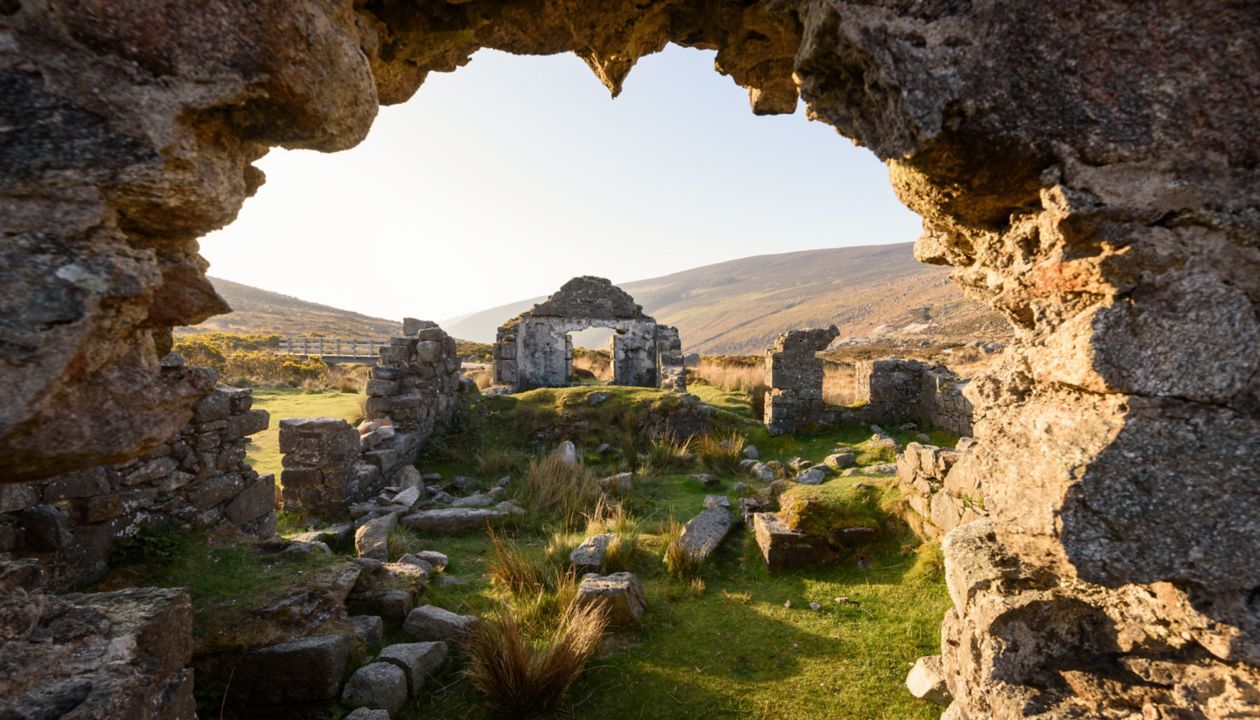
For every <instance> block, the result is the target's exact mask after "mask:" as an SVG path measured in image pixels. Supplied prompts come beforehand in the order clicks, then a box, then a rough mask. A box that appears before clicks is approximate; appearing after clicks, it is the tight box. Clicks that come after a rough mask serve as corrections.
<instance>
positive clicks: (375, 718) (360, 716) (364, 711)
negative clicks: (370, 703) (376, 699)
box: [346, 707, 389, 720]
mask: <svg viewBox="0 0 1260 720" xmlns="http://www.w3.org/2000/svg"><path fill="white" fill-rule="evenodd" d="M346 720H389V713H387V712H385V711H384V710H381V709H380V708H365V707H361V708H355V709H354V710H352V711H351V712H350V714H349V715H347V716H346Z"/></svg>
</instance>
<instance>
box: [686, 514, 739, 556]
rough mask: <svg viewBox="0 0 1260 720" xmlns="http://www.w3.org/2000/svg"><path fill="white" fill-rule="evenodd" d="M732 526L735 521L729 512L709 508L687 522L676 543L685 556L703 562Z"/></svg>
mask: <svg viewBox="0 0 1260 720" xmlns="http://www.w3.org/2000/svg"><path fill="white" fill-rule="evenodd" d="M734 526H735V519H734V518H733V517H731V511H730V510H728V509H726V508H724V507H720V506H715V507H711V508H708V509H706V510H704V511H702V512H701V513H700V514H699V515H697V516H695V517H693V518H691V519H690V520H688V521H687V524H686V525H684V526H683V531H682V535H681V536H679V538H678V541H679V542H680V543H681V544H682V548H683V550H685V551H686V552H687V554H689V555H691V556H692V557H694V558H695V559H697V560H700V561H703V560H704V559H706V558H707V557H709V555H710V554H712V552H713V551H714V550H716V549H717V547H718V545H720V544H721V543H722V540H724V539H725V538H726V536H727V534H729V533H730V531H731V528H732V527H734Z"/></svg>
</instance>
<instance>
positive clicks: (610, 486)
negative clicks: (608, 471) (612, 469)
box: [597, 472, 634, 495]
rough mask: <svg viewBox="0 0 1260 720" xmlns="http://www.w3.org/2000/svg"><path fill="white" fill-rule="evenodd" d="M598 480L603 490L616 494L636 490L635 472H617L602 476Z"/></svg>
mask: <svg viewBox="0 0 1260 720" xmlns="http://www.w3.org/2000/svg"><path fill="white" fill-rule="evenodd" d="M597 482H598V483H599V488H600V489H601V490H603V491H605V492H610V493H612V494H614V495H624V494H626V493H629V492H633V491H634V473H628V472H623V473H617V474H616V475H609V476H608V477H605V478H600V479H599V480H598V481H597Z"/></svg>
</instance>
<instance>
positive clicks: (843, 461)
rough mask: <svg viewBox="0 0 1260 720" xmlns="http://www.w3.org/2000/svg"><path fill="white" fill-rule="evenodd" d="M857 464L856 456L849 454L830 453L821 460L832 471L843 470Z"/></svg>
mask: <svg viewBox="0 0 1260 720" xmlns="http://www.w3.org/2000/svg"><path fill="white" fill-rule="evenodd" d="M855 463H857V455H855V454H853V453H851V452H838V453H832V454H830V455H828V456H827V457H826V458H824V459H823V464H824V465H826V466H827V467H829V468H831V469H832V470H843V469H845V468H850V467H853V465H854V464H855Z"/></svg>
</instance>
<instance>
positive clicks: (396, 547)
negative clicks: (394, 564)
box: [385, 525, 426, 560]
mask: <svg viewBox="0 0 1260 720" xmlns="http://www.w3.org/2000/svg"><path fill="white" fill-rule="evenodd" d="M385 547H386V548H387V551H388V552H389V559H390V560H397V559H398V558H400V557H402V556H403V555H406V554H408V553H413V554H414V553H418V552H421V551H422V550H424V549H425V547H426V545H425V542H424V540H423V539H422V538H421V537H420V536H419V535H417V534H416V531H415V530H412V529H411V528H408V527H403V526H402V525H399V526H398V527H396V528H394V529H393V530H390V531H389V537H388V538H387V539H386V541H385Z"/></svg>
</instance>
